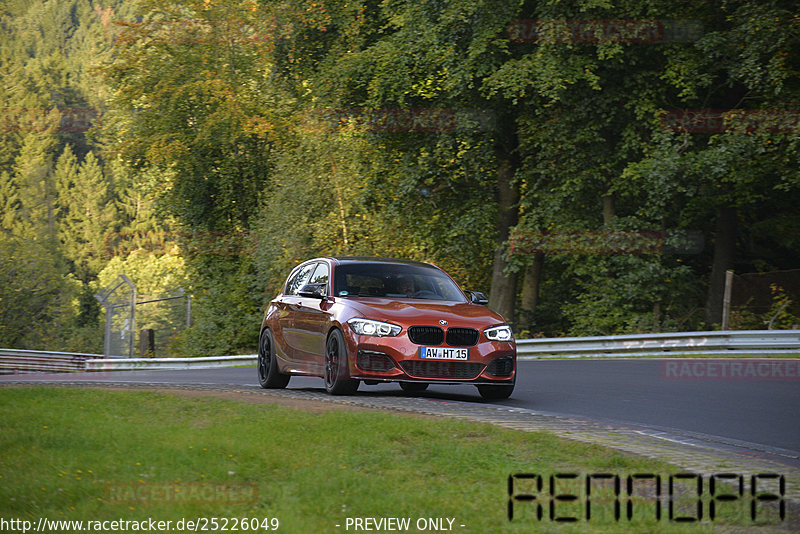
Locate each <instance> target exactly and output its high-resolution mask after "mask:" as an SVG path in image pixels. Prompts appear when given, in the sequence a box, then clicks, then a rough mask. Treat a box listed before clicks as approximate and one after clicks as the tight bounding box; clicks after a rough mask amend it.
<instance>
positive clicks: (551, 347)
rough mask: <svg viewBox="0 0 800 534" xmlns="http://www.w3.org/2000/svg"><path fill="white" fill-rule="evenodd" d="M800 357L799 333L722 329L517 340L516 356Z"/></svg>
mask: <svg viewBox="0 0 800 534" xmlns="http://www.w3.org/2000/svg"><path fill="white" fill-rule="evenodd" d="M792 354H796V355H797V356H798V357H800V330H723V331H711V332H670V333H666V334H634V335H627V336H602V337H601V336H597V337H563V338H543V339H520V340H518V341H517V357H518V359H520V360H534V359H538V358H581V357H595V358H598V357H603V358H609V357H627V358H636V357H646V356H667V357H669V356H743V355H748V356H750V355H752V356H763V357H765V356H786V355H792Z"/></svg>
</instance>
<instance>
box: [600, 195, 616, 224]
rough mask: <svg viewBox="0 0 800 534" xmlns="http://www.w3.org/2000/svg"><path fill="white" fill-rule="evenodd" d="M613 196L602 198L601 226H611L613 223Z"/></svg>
mask: <svg viewBox="0 0 800 534" xmlns="http://www.w3.org/2000/svg"><path fill="white" fill-rule="evenodd" d="M614 214H615V211H614V195H613V194H611V195H605V196H603V226H606V227H608V226H611V223H612V222H614Z"/></svg>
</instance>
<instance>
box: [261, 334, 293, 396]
mask: <svg viewBox="0 0 800 534" xmlns="http://www.w3.org/2000/svg"><path fill="white" fill-rule="evenodd" d="M290 378H291V376H289V375H284V374H281V372H280V371H279V370H278V359H277V357H276V356H275V341H274V340H273V339H272V332H270V330H269V328H265V329H264V330H263V331H262V332H261V337H260V338H259V340H258V383H259V385H260V386H261V387H262V388H264V389H283V388H285V387H286V385H287V384H288V383H289V379H290Z"/></svg>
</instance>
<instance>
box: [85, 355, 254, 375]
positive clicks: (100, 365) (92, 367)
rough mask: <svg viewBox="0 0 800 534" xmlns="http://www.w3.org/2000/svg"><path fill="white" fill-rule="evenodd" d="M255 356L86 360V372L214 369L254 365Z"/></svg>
mask: <svg viewBox="0 0 800 534" xmlns="http://www.w3.org/2000/svg"><path fill="white" fill-rule="evenodd" d="M257 361H258V356H257V355H256V354H241V355H238V356H207V357H206V356H203V357H198V358H114V359H108V360H102V359H101V360H87V361H86V370H87V371H143V370H147V369H215V368H218V367H239V366H243V365H255V364H256V362H257Z"/></svg>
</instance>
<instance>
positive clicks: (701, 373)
mask: <svg viewBox="0 0 800 534" xmlns="http://www.w3.org/2000/svg"><path fill="white" fill-rule="evenodd" d="M661 378H663V379H664V380H800V360H795V359H788V358H787V359H777V358H776V359H744V358H739V359H724V360H723V359H716V358H713V359H674V360H662V361H661Z"/></svg>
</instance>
